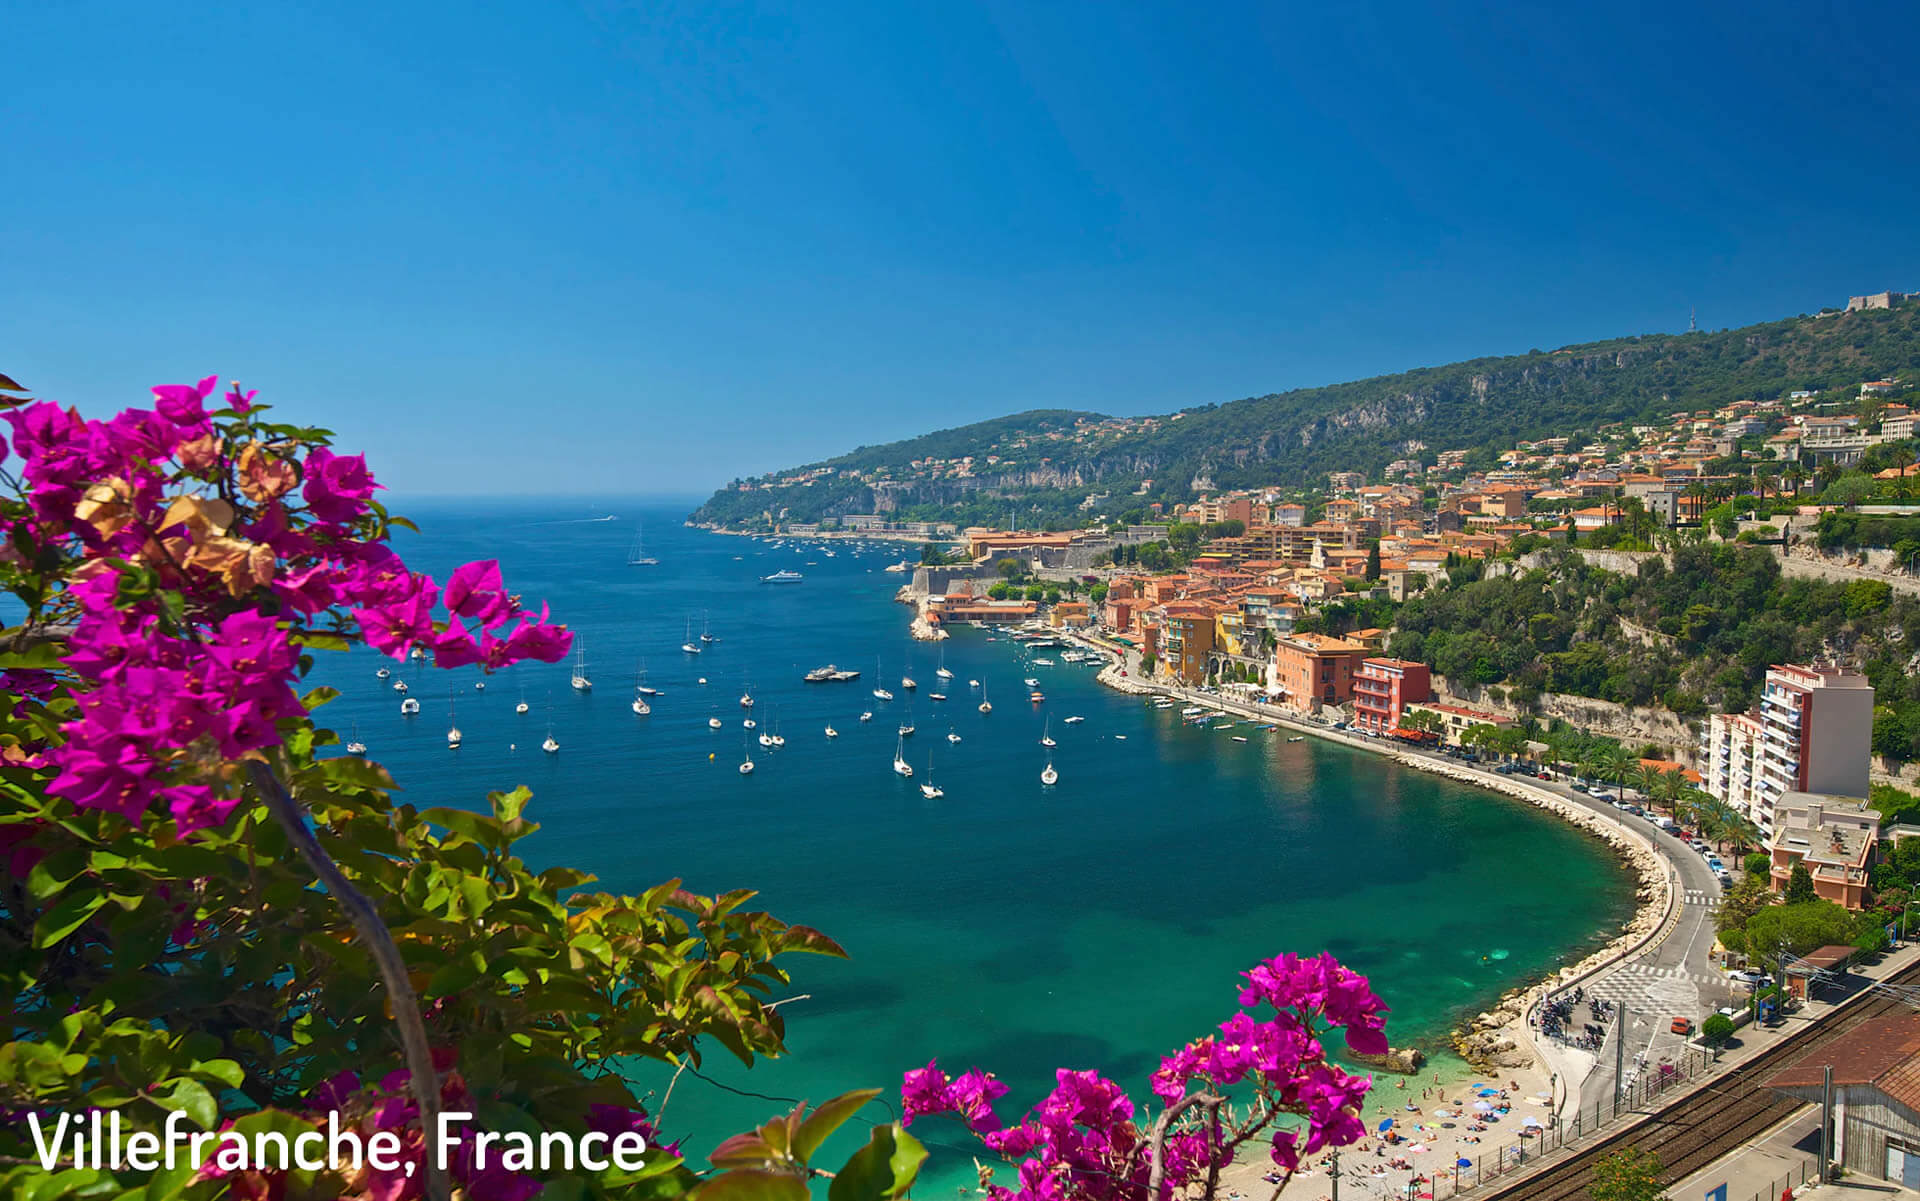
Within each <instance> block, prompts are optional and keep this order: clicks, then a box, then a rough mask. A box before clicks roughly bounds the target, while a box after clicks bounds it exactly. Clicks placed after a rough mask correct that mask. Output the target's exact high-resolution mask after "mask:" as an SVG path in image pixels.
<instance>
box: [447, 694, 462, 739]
mask: <svg viewBox="0 0 1920 1201" xmlns="http://www.w3.org/2000/svg"><path fill="white" fill-rule="evenodd" d="M447 749H448V750H450V751H457V750H459V749H460V723H459V722H457V721H455V720H454V718H453V695H452V694H451V693H449V694H448V695H447Z"/></svg>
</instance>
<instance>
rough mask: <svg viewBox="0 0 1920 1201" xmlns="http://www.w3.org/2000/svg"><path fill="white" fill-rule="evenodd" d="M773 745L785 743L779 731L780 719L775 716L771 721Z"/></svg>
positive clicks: (777, 745)
mask: <svg viewBox="0 0 1920 1201" xmlns="http://www.w3.org/2000/svg"><path fill="white" fill-rule="evenodd" d="M773 745H774V746H776V747H782V746H785V745H787V740H786V738H785V737H784V736H783V735H782V734H781V733H780V720H779V719H778V718H775V719H774V722H773Z"/></svg>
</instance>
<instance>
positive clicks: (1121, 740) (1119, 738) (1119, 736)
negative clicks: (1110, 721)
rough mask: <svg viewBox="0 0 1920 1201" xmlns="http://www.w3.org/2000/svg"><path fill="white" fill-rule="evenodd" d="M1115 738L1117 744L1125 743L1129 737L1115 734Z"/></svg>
mask: <svg viewBox="0 0 1920 1201" xmlns="http://www.w3.org/2000/svg"><path fill="white" fill-rule="evenodd" d="M1113 737H1114V741H1116V742H1125V741H1126V740H1127V736H1126V735H1125V734H1115V735H1114V736H1113Z"/></svg>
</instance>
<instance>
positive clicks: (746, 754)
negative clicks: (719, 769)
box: [740, 735, 753, 776]
mask: <svg viewBox="0 0 1920 1201" xmlns="http://www.w3.org/2000/svg"><path fill="white" fill-rule="evenodd" d="M740 754H741V759H740V774H741V775H743V776H750V775H752V774H753V748H752V747H750V746H748V745H747V739H746V736H745V735H742V736H741V738H740Z"/></svg>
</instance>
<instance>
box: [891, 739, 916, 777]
mask: <svg viewBox="0 0 1920 1201" xmlns="http://www.w3.org/2000/svg"><path fill="white" fill-rule="evenodd" d="M906 749H907V742H906V738H905V736H902V737H901V738H900V740H899V741H897V742H895V743H894V744H893V774H894V775H896V776H903V777H905V778H907V779H912V778H913V765H912V764H910V763H908V762H907V756H906Z"/></svg>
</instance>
